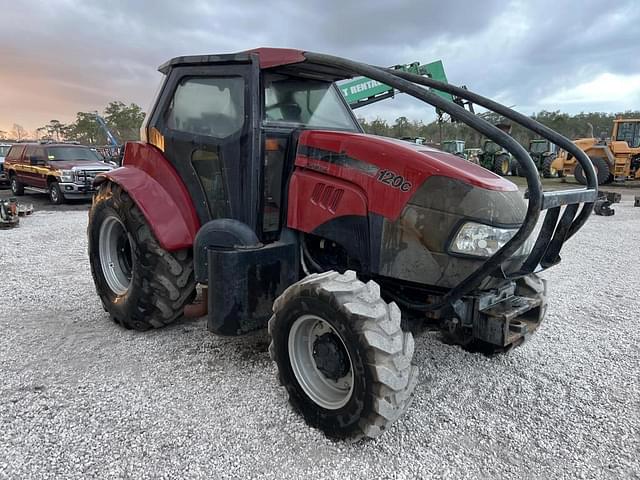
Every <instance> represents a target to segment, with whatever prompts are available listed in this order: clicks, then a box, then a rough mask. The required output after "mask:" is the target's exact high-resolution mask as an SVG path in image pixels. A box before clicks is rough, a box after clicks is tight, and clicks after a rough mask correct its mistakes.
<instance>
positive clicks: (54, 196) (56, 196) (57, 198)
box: [49, 182, 64, 205]
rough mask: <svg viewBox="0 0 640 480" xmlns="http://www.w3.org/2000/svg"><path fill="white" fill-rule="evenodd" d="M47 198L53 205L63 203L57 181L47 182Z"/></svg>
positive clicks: (62, 196)
mask: <svg viewBox="0 0 640 480" xmlns="http://www.w3.org/2000/svg"><path fill="white" fill-rule="evenodd" d="M49 200H50V201H51V203H53V204H54V205H61V204H63V203H64V195H63V193H62V190H60V185H58V182H51V183H50V184H49Z"/></svg>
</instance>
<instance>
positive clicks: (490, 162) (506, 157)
mask: <svg viewBox="0 0 640 480" xmlns="http://www.w3.org/2000/svg"><path fill="white" fill-rule="evenodd" d="M478 159H479V160H480V165H481V166H482V167H484V168H486V169H487V170H491V171H492V172H494V173H497V174H498V175H502V176H505V175H508V174H509V172H510V171H511V163H512V162H511V154H510V153H509V152H507V151H506V150H505V149H504V148H502V147H501V146H500V145H498V144H497V143H495V142H494V141H493V140H489V139H486V140H484V141H483V142H482V152H480V154H479V155H478ZM514 163H515V162H514Z"/></svg>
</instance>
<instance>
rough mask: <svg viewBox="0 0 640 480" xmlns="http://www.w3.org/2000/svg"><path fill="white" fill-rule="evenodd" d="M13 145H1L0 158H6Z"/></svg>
mask: <svg viewBox="0 0 640 480" xmlns="http://www.w3.org/2000/svg"><path fill="white" fill-rule="evenodd" d="M10 148H11V145H0V157H6V156H7V153H8V152H9V149H10Z"/></svg>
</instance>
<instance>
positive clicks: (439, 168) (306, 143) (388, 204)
mask: <svg viewBox="0 0 640 480" xmlns="http://www.w3.org/2000/svg"><path fill="white" fill-rule="evenodd" d="M296 165H297V166H299V167H306V168H309V169H312V170H316V171H321V172H324V173H327V174H329V175H332V176H336V177H339V178H342V179H344V180H347V181H349V182H353V183H355V184H356V185H359V186H360V187H361V188H362V189H363V190H364V191H365V192H366V194H367V197H368V199H369V210H370V211H371V212H373V213H377V214H380V215H383V216H385V217H388V218H391V219H396V218H397V217H398V216H399V215H400V212H401V211H402V208H403V207H404V206H405V205H406V204H407V202H408V201H409V199H410V198H411V197H412V196H413V194H414V193H415V192H416V190H417V189H418V188H419V187H420V186H421V185H422V183H423V182H424V181H425V180H426V179H427V178H429V177H431V176H434V175H438V176H443V177H449V178H454V179H457V180H460V181H462V182H464V183H467V184H469V185H472V186H474V187H479V188H484V189H487V190H494V191H500V192H509V191H516V190H517V189H518V187H517V186H516V185H514V184H513V183H511V182H510V181H508V180H506V179H504V178H502V177H500V176H499V175H496V174H494V173H492V172H490V171H489V170H486V169H484V168H482V167H480V166H479V165H475V164H473V163H471V162H468V161H466V160H464V159H462V158H460V157H457V156H455V155H451V154H448V153H445V152H441V151H439V150H435V149H433V148H429V147H427V146H423V145H414V144H412V143H409V142H404V141H402V140H394V139H390V138H385V137H378V136H375V135H367V134H361V133H350V132H334V131H314V130H306V131H303V132H301V134H300V139H299V143H298V155H297V158H296Z"/></svg>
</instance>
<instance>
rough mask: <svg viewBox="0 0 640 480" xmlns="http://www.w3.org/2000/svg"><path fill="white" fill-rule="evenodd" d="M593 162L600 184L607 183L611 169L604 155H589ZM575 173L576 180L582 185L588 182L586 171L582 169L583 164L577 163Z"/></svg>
mask: <svg viewBox="0 0 640 480" xmlns="http://www.w3.org/2000/svg"><path fill="white" fill-rule="evenodd" d="M589 159H590V160H591V163H593V166H594V168H595V169H596V178H597V179H598V185H602V184H603V183H606V181H607V179H608V178H609V175H610V174H611V171H610V169H609V164H608V163H607V162H606V160H605V159H604V158H602V157H589ZM573 175H574V176H575V177H576V181H577V182H578V183H581V184H582V185H586V184H587V179H586V177H585V176H584V171H583V170H582V165H580V164H579V163H578V164H577V165H576V168H575V170H574V171H573Z"/></svg>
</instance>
